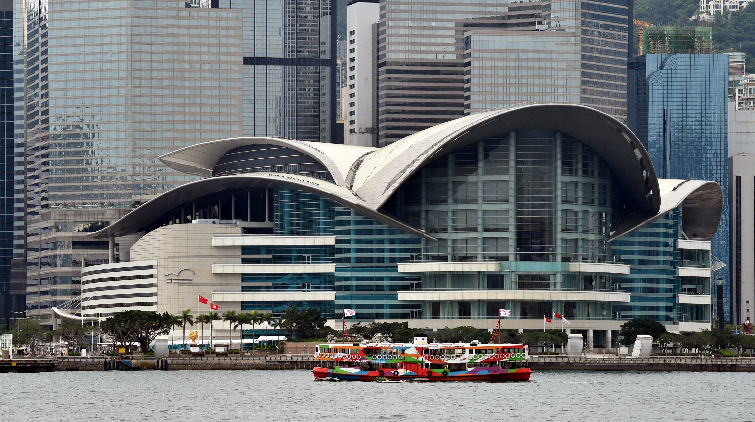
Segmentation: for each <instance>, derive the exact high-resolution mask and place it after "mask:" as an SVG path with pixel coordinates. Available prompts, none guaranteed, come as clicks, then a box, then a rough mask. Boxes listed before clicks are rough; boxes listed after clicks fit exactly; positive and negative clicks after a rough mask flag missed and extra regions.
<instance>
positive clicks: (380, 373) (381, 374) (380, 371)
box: [378, 369, 385, 377]
mask: <svg viewBox="0 0 755 422" xmlns="http://www.w3.org/2000/svg"><path fill="white" fill-rule="evenodd" d="M378 374H379V375H380V376H381V377H382V376H383V375H385V372H383V370H382V369H381V370H379V371H378Z"/></svg>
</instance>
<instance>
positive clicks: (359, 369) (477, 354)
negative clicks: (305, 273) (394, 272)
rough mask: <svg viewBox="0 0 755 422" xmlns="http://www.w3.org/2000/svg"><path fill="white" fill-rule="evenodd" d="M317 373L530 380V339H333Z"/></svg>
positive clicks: (355, 377) (359, 377)
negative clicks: (522, 341) (487, 341)
mask: <svg viewBox="0 0 755 422" xmlns="http://www.w3.org/2000/svg"><path fill="white" fill-rule="evenodd" d="M315 358H316V359H317V360H318V361H319V362H320V366H318V367H315V368H314V369H313V370H312V373H313V374H314V376H315V378H316V379H337V380H349V381H375V380H387V381H397V380H417V381H420V380H421V381H527V380H529V379H530V374H532V370H531V369H530V368H529V366H528V364H527V359H528V358H529V354H528V352H527V346H526V345H524V344H481V343H479V342H478V341H472V342H471V343H430V344H428V343H427V338H426V337H415V338H414V343H367V344H364V343H362V344H360V343H345V344H341V343H329V344H319V345H317V350H316V352H315Z"/></svg>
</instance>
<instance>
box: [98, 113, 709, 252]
mask: <svg viewBox="0 0 755 422" xmlns="http://www.w3.org/2000/svg"><path fill="white" fill-rule="evenodd" d="M528 129H541V130H551V131H560V132H562V133H565V134H567V135H570V136H572V137H574V138H576V139H578V140H580V141H581V142H583V143H585V144H586V145H588V146H590V147H591V148H592V149H593V150H595V152H596V153H597V154H599V155H600V156H601V157H602V158H603V160H605V162H606V163H607V165H608V166H609V167H610V169H611V171H612V173H613V174H614V176H615V177H616V180H617V182H618V184H619V186H620V188H621V190H622V194H623V196H624V198H625V202H626V204H627V205H628V206H629V207H631V209H629V210H628V211H629V212H630V213H629V215H626V216H624V218H623V220H622V221H621V222H620V223H619V225H618V226H617V227H616V228H615V229H614V232H613V233H611V239H615V238H617V237H619V236H621V235H623V234H625V233H628V232H629V231H632V230H634V229H636V228H637V227H640V226H642V225H645V224H648V223H649V222H651V221H653V220H654V219H656V218H658V217H660V216H661V215H663V214H664V213H665V212H667V211H668V210H671V209H673V208H674V207H676V206H678V205H679V204H680V203H681V204H682V205H683V206H684V207H685V208H687V207H690V209H694V210H696V211H695V213H685V217H684V224H685V227H686V228H685V232H687V234H688V235H690V233H691V234H692V235H691V237H693V238H700V239H703V238H705V237H706V236H708V235H710V236H712V235H713V233H715V230H716V228H717V226H718V222H719V220H720V215H721V203H722V195H721V192H720V191H721V189H720V187H719V186H718V185H717V184H715V183H713V182H698V181H684V182H681V181H664V182H663V185H660V184H659V180H658V178H657V176H656V173H655V169H654V168H653V165H652V163H651V161H650V157H649V156H648V153H647V151H646V150H645V148H644V147H643V146H642V144H641V142H640V141H639V140H638V139H637V137H636V136H635V135H634V134H633V133H632V132H631V131H630V130H629V129H628V128H627V127H626V126H624V125H623V124H622V123H621V122H619V121H618V120H616V119H614V118H613V117H611V116H608V115H607V114H604V113H602V112H600V111H597V110H595V109H592V108H590V107H585V106H580V105H567V104H541V105H530V106H524V107H519V108H514V109H509V110H495V111H490V112H484V113H479V114H474V115H469V116H465V117H462V118H459V119H456V120H453V121H450V122H446V123H442V124H439V125H437V126H434V127H432V128H429V129H426V130H423V131H421V132H418V133H415V134H413V135H411V136H408V137H406V138H404V139H401V140H399V141H397V142H395V143H393V144H391V145H388V146H386V147H383V148H367V147H355V146H347V145H336V144H324V143H313V142H300V141H295V140H290V139H281V138H266V137H246V138H230V139H221V140H217V141H212V142H205V143H202V144H197V145H193V146H190V147H186V148H182V149H179V150H177V151H174V152H171V153H169V154H166V155H163V156H162V157H160V159H161V160H162V161H163V162H164V163H165V164H167V165H169V166H170V167H172V168H174V169H176V170H180V171H185V172H187V173H190V174H196V175H202V176H211V175H212V171H213V168H214V167H215V165H216V164H217V162H218V160H219V159H220V158H221V157H222V156H223V155H224V154H225V153H226V152H228V151H230V150H232V149H234V148H237V147H240V146H246V145H254V144H272V145H280V146H283V147H288V148H291V149H294V150H296V151H299V152H301V153H303V154H307V155H308V156H311V157H313V158H314V159H315V160H317V161H318V162H320V163H321V164H322V165H323V166H325V167H326V168H327V169H328V171H329V172H330V173H331V175H332V176H333V182H329V181H324V180H319V179H314V178H310V177H306V176H302V175H297V174H287V173H245V174H239V175H234V176H221V177H210V178H209V179H205V180H200V181H197V182H192V183H189V184H186V185H183V186H180V187H178V188H175V189H173V190H171V191H169V192H166V193H165V194H163V195H161V196H159V197H157V198H155V199H153V200H151V201H149V202H147V203H146V204H144V205H142V206H141V207H139V208H137V209H136V210H134V211H132V212H131V213H130V214H128V215H127V216H125V217H123V218H122V219H121V220H119V221H118V222H116V223H114V224H113V225H111V226H109V227H108V228H106V229H103V230H101V231H99V232H97V233H96V234H95V236H96V237H102V236H105V235H110V234H115V235H123V234H126V233H133V232H135V231H138V229H139V228H141V227H145V226H146V225H147V224H145V220H149V221H152V220H153V219H155V218H159V216H160V215H162V214H163V213H166V212H168V211H170V210H171V209H172V208H173V207H175V205H176V204H177V203H185V202H187V201H189V200H191V199H193V198H198V197H201V196H203V195H207V194H210V193H213V192H217V191H219V190H225V189H231V188H242V187H255V186H260V187H262V186H274V185H285V186H291V187H296V188H300V189H303V190H307V191H311V192H315V193H318V194H320V195H322V196H324V197H327V198H330V199H332V200H334V201H336V202H339V203H341V204H343V205H345V206H348V207H351V208H353V209H354V210H356V211H358V212H360V213H362V214H364V215H366V216H368V217H371V218H374V219H375V220H377V221H380V222H382V223H385V224H387V225H389V226H392V227H396V228H398V229H400V230H403V231H406V232H409V233H414V234H417V235H420V236H423V237H426V238H430V239H432V237H431V236H429V235H427V234H426V233H424V232H422V231H421V230H418V229H416V228H413V227H410V226H408V225H406V224H405V223H403V222H401V221H398V220H396V219H393V218H392V217H390V216H387V215H385V214H383V213H382V212H380V210H379V209H380V207H381V206H382V205H383V204H384V203H385V202H386V201H387V200H388V199H389V198H390V197H391V195H393V194H394V193H395V191H396V190H397V189H398V188H399V187H400V186H401V184H402V183H403V182H404V181H405V180H407V179H408V178H409V177H411V175H412V174H414V173H416V172H417V171H418V170H419V169H421V168H422V167H423V166H424V165H426V164H428V163H429V162H431V161H432V160H433V159H435V158H437V157H440V156H442V155H445V154H447V153H449V152H451V151H453V150H455V149H458V148H461V147H463V146H465V145H468V144H471V143H474V142H477V141H480V140H483V139H487V138H489V137H492V136H499V135H503V134H506V133H509V132H512V131H517V130H528ZM677 182H679V183H677ZM674 183H676V185H674V186H672V187H669V186H671V185H672V184H674ZM716 189H717V190H716ZM699 198H706V199H705V201H700V200H699ZM673 204H676V205H673ZM687 214H689V216H687ZM693 214H695V215H699V216H700V218H699V220H700V221H696V222H695V221H692V220H693V218H692V215H693ZM703 220H705V221H703Z"/></svg>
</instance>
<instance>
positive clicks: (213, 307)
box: [210, 303, 220, 311]
mask: <svg viewBox="0 0 755 422" xmlns="http://www.w3.org/2000/svg"><path fill="white" fill-rule="evenodd" d="M210 309H212V310H213V311H217V310H218V309H220V307H219V306H218V305H216V304H214V303H210Z"/></svg>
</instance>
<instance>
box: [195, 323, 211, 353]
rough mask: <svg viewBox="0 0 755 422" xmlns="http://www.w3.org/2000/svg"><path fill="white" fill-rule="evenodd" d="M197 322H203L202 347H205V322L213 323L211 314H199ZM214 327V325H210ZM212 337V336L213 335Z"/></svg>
mask: <svg viewBox="0 0 755 422" xmlns="http://www.w3.org/2000/svg"><path fill="white" fill-rule="evenodd" d="M197 322H198V323H200V324H202V348H203V349H204V325H205V323H208V322H209V323H212V320H211V319H210V316H209V315H207V314H202V315H199V316H197ZM210 328H212V326H210ZM211 338H212V337H211Z"/></svg>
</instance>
